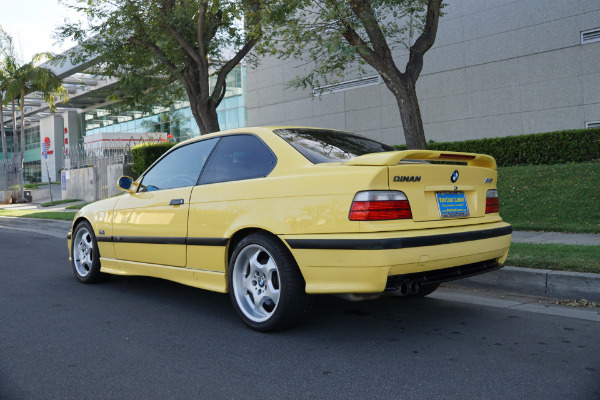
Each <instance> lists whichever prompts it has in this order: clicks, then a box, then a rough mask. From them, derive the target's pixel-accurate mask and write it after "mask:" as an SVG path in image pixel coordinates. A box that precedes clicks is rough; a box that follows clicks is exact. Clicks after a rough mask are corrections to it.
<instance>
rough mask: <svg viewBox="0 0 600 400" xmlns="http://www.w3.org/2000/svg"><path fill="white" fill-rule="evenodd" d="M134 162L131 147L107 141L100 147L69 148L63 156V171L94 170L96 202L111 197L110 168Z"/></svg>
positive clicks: (112, 183)
mask: <svg viewBox="0 0 600 400" xmlns="http://www.w3.org/2000/svg"><path fill="white" fill-rule="evenodd" d="M131 162H132V157H131V146H130V145H129V144H128V143H127V144H126V145H123V143H122V142H120V141H106V142H103V143H102V144H101V146H98V145H93V146H90V145H79V146H69V148H68V149H67V150H66V151H65V153H64V154H63V169H64V170H74V169H79V168H93V169H94V184H95V197H96V200H100V199H104V198H106V197H108V196H109V186H108V185H109V184H111V185H114V182H110V183H109V182H108V168H109V166H111V165H115V164H128V163H131Z"/></svg>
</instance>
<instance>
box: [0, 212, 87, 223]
mask: <svg viewBox="0 0 600 400" xmlns="http://www.w3.org/2000/svg"><path fill="white" fill-rule="evenodd" d="M75 214H76V213H75V212H69V211H37V210H2V209H0V217H23V218H40V219H59V220H62V221H73V218H74V217H75Z"/></svg>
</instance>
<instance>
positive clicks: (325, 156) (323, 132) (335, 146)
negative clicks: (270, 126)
mask: <svg viewBox="0 0 600 400" xmlns="http://www.w3.org/2000/svg"><path fill="white" fill-rule="evenodd" d="M273 132H275V133H276V134H277V135H278V136H279V137H281V138H282V139H284V140H285V141H286V142H288V143H289V144H291V145H292V146H293V147H294V148H295V149H296V150H298V151H299V152H300V153H302V155H303V156H304V157H306V158H308V160H309V161H311V162H312V163H314V164H319V163H326V162H336V161H348V160H351V159H353V158H354V157H358V156H362V155H363V154H369V153H381V152H384V151H394V148H393V147H391V146H388V145H387V144H383V143H379V142H376V141H374V140H371V139H368V138H366V137H364V136H360V135H357V134H354V133H347V132H340V131H334V130H328V129H306V128H289V129H275V130H274V131H273Z"/></svg>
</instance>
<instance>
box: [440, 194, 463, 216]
mask: <svg viewBox="0 0 600 400" xmlns="http://www.w3.org/2000/svg"><path fill="white" fill-rule="evenodd" d="M436 196H437V202H438V206H439V207H440V215H441V216H442V218H458V217H468V216H469V207H467V200H466V198H465V193H464V192H437V193H436Z"/></svg>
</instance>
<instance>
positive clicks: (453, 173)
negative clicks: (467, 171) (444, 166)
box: [450, 169, 458, 183]
mask: <svg viewBox="0 0 600 400" xmlns="http://www.w3.org/2000/svg"><path fill="white" fill-rule="evenodd" d="M457 180H458V170H457V169H455V170H454V171H453V172H452V175H450V181H451V182H452V183H455V182H456V181H457Z"/></svg>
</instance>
